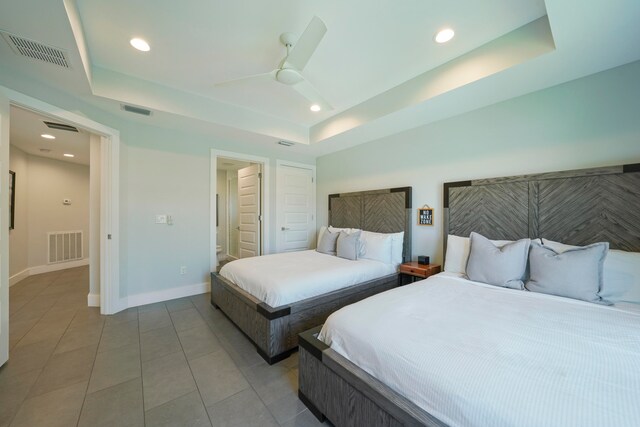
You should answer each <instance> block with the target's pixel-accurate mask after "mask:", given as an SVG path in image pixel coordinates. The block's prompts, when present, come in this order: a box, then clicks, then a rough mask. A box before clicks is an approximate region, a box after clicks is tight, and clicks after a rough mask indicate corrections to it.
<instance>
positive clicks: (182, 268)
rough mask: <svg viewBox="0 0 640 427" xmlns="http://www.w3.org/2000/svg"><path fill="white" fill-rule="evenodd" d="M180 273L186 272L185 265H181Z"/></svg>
mask: <svg viewBox="0 0 640 427" xmlns="http://www.w3.org/2000/svg"><path fill="white" fill-rule="evenodd" d="M180 274H181V275H182V274H187V267H186V266H184V265H183V266H182V267H180Z"/></svg>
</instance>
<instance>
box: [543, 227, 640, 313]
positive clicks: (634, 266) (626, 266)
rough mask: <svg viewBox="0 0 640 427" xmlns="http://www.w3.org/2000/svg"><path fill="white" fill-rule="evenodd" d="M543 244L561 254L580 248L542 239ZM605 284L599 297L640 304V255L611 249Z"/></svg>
mask: <svg viewBox="0 0 640 427" xmlns="http://www.w3.org/2000/svg"><path fill="white" fill-rule="evenodd" d="M540 240H542V244H543V245H545V246H547V247H549V248H551V249H553V250H554V251H556V252H558V253H561V252H564V251H566V250H568V249H573V248H578V247H579V246H572V245H565V244H564V243H560V242H554V241H553V240H547V239H540ZM603 271H604V272H603V275H604V282H603V284H602V289H600V292H598V295H599V296H600V297H601V298H602V299H605V300H608V301H611V302H612V303H614V304H616V303H619V302H630V303H634V304H640V253H639V252H626V251H620V250H615V249H611V250H609V253H608V254H607V257H606V258H605V260H604V267H603Z"/></svg>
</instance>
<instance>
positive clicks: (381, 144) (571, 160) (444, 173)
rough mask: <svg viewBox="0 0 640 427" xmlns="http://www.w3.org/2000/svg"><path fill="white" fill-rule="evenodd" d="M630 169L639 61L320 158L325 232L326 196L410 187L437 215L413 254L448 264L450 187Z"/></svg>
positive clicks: (416, 234) (636, 130)
mask: <svg viewBox="0 0 640 427" xmlns="http://www.w3.org/2000/svg"><path fill="white" fill-rule="evenodd" d="M624 163H640V62H635V63H632V64H629V65H626V66H622V67H619V68H616V69H613V70H609V71H605V72H602V73H599V74H596V75H593V76H589V77H586V78H582V79H579V80H576V81H573V82H569V83H566V84H563V85H560V86H556V87H553V88H550V89H546V90H543V91H539V92H536V93H533V94H529V95H526V96H522V97H519V98H515V99H512V100H509V101H505V102H501V103H499V104H495V105H492V106H489V107H485V108H482V109H479V110H476V111H473V112H470V113H467V114H464V115H460V116H457V117H453V118H450V119H447V120H443V121H440V122H437V123H433V124H430V125H427V126H423V127H420V128H416V129H413V130H410V131H406V132H403V133H400V134H396V135H393V136H390V137H386V138H383V139H380V140H377V141H373V142H370V143H367V144H363V145H360V146H357V147H354V148H351V149H347V150H344V151H340V152H337V153H333V154H330V155H326V156H323V157H320V158H319V159H317V162H316V167H317V177H318V189H317V195H318V199H317V206H318V226H320V225H323V224H326V223H327V195H328V194H331V193H337V192H346V191H357V190H371V189H376V188H387V187H403V186H412V187H413V207H414V209H417V208H418V207H420V206H422V205H423V204H428V205H430V206H431V207H433V208H435V211H434V212H435V225H434V226H432V227H428V226H417V225H414V227H413V250H412V253H413V254H414V257H415V256H417V255H423V254H424V255H430V256H432V257H434V256H435V259H436V260H439V261H440V260H442V185H443V183H444V182H448V181H460V180H467V179H475V178H489V177H499V176H508V175H519V174H525V173H534V172H550V171H557V170H565V169H577V168H588V167H596V166H605V165H615V164H624ZM639 191H640V189H639ZM415 215H416V213H415V210H414V217H413V219H414V221H415Z"/></svg>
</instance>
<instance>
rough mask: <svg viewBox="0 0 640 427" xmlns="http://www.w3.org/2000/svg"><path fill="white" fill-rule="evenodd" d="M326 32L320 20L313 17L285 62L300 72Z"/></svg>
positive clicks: (325, 27)
mask: <svg viewBox="0 0 640 427" xmlns="http://www.w3.org/2000/svg"><path fill="white" fill-rule="evenodd" d="M326 32H327V26H326V25H324V22H322V19H320V18H318V17H317V16H314V17H313V19H312V20H311V22H309V25H307V29H306V30H304V33H302V35H301V36H300V38H299V39H298V41H297V43H296V44H295V45H294V46H293V49H291V52H290V53H289V56H287V59H286V62H287V63H288V64H289V65H291V66H293V68H295V69H297V70H298V71H302V69H303V68H304V67H305V65H307V62H309V59H310V58H311V55H313V52H315V50H316V48H317V47H318V45H319V44H320V41H321V40H322V38H323V37H324V35H325V33H326Z"/></svg>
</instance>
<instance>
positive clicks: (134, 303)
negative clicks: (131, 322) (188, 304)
mask: <svg viewBox="0 0 640 427" xmlns="http://www.w3.org/2000/svg"><path fill="white" fill-rule="evenodd" d="M210 289H211V285H210V284H209V283H196V284H194V285H187V286H176V287H175V288H169V289H163V290H161V291H156V292H146V293H144V294H137V295H130V296H129V297H127V298H126V304H127V306H128V307H138V306H141V305H146V304H153V303H156V302H162V301H169V300H172V299H176V298H184V297H190V296H193V295H200V294H205V293H207V292H209V290H210ZM123 299H124V298H123Z"/></svg>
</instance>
